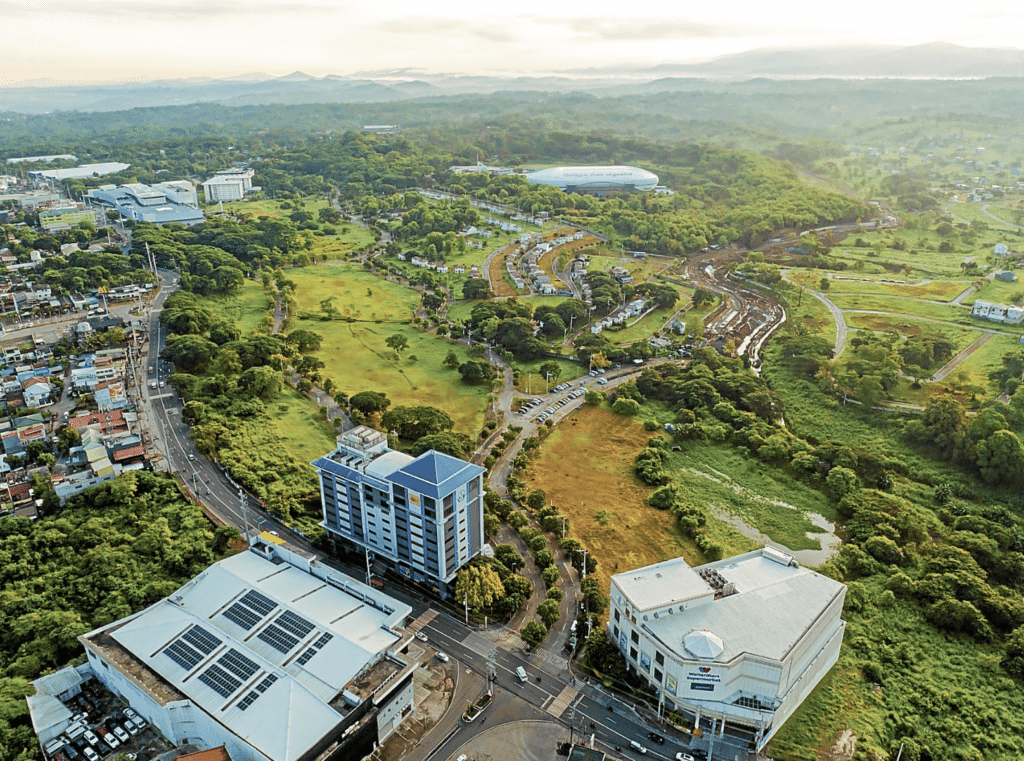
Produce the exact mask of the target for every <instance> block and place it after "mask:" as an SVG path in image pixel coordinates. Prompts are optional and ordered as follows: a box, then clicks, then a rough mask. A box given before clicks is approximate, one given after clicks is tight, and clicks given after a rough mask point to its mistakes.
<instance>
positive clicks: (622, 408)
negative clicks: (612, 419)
mask: <svg viewBox="0 0 1024 761" xmlns="http://www.w3.org/2000/svg"><path fill="white" fill-rule="evenodd" d="M612 412H614V413H615V414H617V415H628V416H633V415H636V414H637V413H638V412H640V403H639V402H637V401H636V400H635V399H616V400H615V401H614V402H613V403H612Z"/></svg>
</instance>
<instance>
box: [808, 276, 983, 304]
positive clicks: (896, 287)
mask: <svg viewBox="0 0 1024 761" xmlns="http://www.w3.org/2000/svg"><path fill="white" fill-rule="evenodd" d="M819 282H820V281H819ZM973 282H974V281H972V280H932V281H930V282H923V283H920V284H906V285H900V284H899V283H880V282H875V281H867V282H865V281H863V280H844V279H842V278H840V277H833V278H832V279H831V280H829V288H828V293H829V294H838V293H859V294H873V295H878V296H900V297H904V298H910V299H926V300H932V301H952V300H953V299H955V298H956V297H957V296H959V295H960V294H961V293H963V292H964V291H965V290H966V289H967V288H969V287H970V285H971V283H973ZM812 286H813V283H812Z"/></svg>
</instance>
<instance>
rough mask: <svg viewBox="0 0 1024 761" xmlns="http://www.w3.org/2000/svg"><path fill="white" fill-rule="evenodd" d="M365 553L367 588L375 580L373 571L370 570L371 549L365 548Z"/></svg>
mask: <svg viewBox="0 0 1024 761" xmlns="http://www.w3.org/2000/svg"><path fill="white" fill-rule="evenodd" d="M363 551H364V552H365V553H366V586H370V582H371V581H372V580H373V571H371V570H370V548H369V547H364V548H363Z"/></svg>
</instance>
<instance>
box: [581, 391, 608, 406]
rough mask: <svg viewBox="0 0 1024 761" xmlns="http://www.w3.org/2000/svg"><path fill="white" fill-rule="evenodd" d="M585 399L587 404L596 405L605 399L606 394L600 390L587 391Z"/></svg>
mask: <svg viewBox="0 0 1024 761" xmlns="http://www.w3.org/2000/svg"><path fill="white" fill-rule="evenodd" d="M583 399H584V401H586V403H587V404H590V405H596V404H600V403H601V402H603V401H604V394H602V393H601V392H600V391H593V390H591V391H588V392H587V393H586V396H584V397H583Z"/></svg>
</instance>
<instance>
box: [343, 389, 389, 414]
mask: <svg viewBox="0 0 1024 761" xmlns="http://www.w3.org/2000/svg"><path fill="white" fill-rule="evenodd" d="M348 403H349V406H350V407H351V408H352V409H354V410H359V411H360V412H362V413H363V414H364V415H370V414H373V413H374V412H383V411H384V410H386V409H387V408H388V407H390V406H391V400H390V399H388V397H387V394H383V393H381V392H379V391H360V392H359V393H358V394H355V395H354V396H352V397H350V398H349V400H348Z"/></svg>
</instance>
